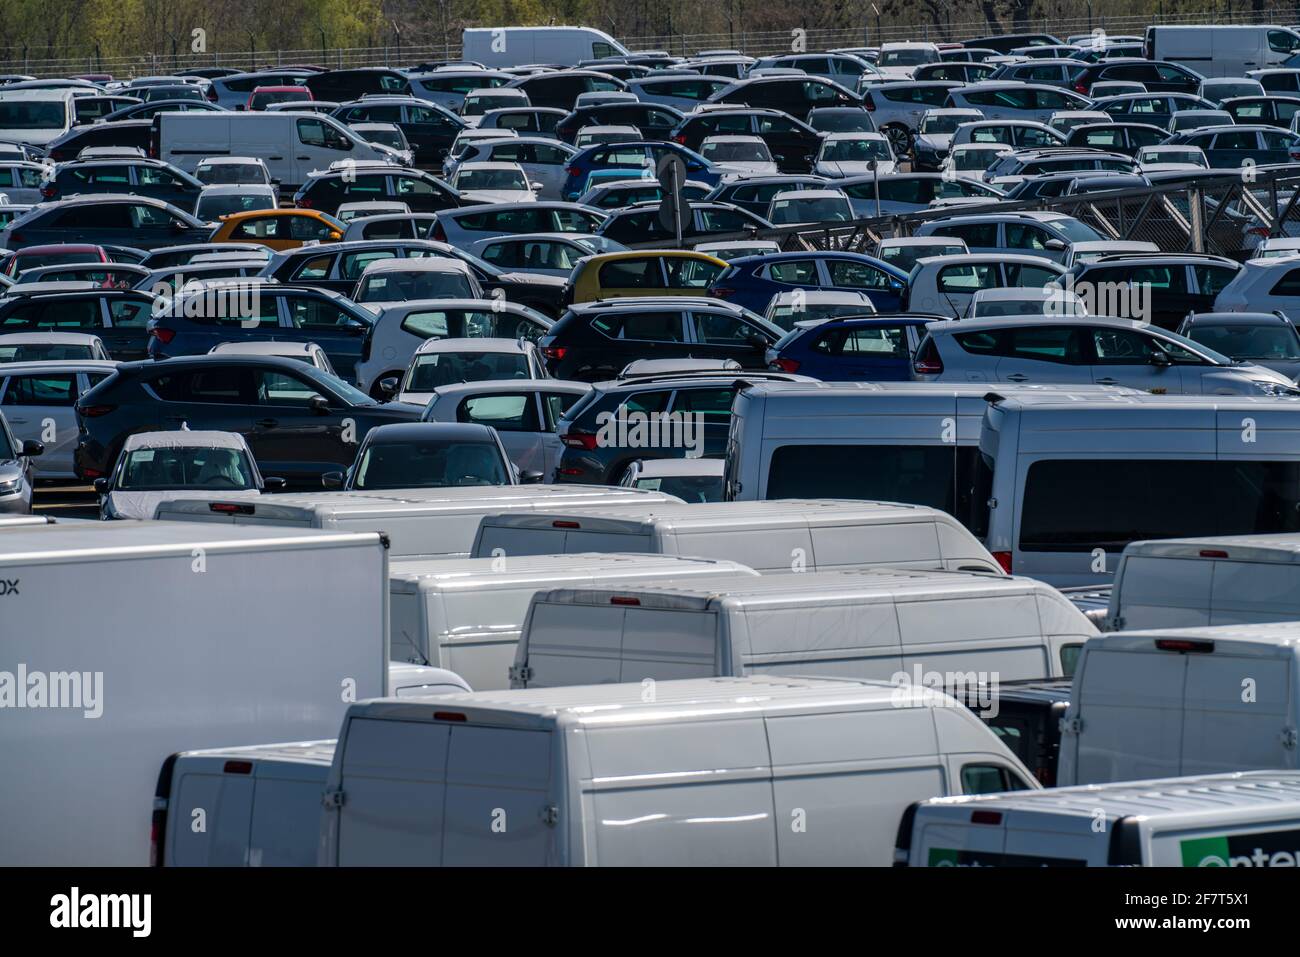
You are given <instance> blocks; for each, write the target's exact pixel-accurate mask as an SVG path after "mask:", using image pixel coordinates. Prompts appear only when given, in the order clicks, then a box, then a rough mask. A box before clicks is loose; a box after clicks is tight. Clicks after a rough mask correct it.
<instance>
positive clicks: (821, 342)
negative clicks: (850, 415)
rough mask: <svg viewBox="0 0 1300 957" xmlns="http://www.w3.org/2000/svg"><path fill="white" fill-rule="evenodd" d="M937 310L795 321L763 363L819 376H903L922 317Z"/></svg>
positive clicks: (843, 379) (922, 325) (824, 378)
mask: <svg viewBox="0 0 1300 957" xmlns="http://www.w3.org/2000/svg"><path fill="white" fill-rule="evenodd" d="M942 318H943V317H942V316H871V317H863V318H861V319H857V318H847V319H830V320H828V321H826V322H817V323H806V324H796V325H795V327H794V328H793V329H792V330H790V331H789V332H788V333H786V334H785V336H784V337H783V338H782V339H781V341H780V342H778V343H777V344H776V345H774V346H772V347H771V348H770V349H768V350H767V362H768V365H769V366H770V367H771V368H773V369H776V370H778V371H781V372H798V373H799V374H800V375H807V376H812V377H813V378H814V379H821V380H822V381H824V382H906V381H907V380H909V379H911V378H912V356H913V355H914V354H915V353H916V347H917V346H918V345H920V343H921V339H923V338H924V337H925V326H926V324H927V323H930V322H935V321H936V320H939V319H942Z"/></svg>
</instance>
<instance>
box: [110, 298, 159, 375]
mask: <svg viewBox="0 0 1300 957" xmlns="http://www.w3.org/2000/svg"><path fill="white" fill-rule="evenodd" d="M100 303H101V308H102V309H103V310H104V311H105V312H106V313H107V314H108V324H107V325H106V326H105V327H104V328H103V329H102V330H101V331H100V333H99V337H100V339H102V340H103V341H104V346H105V348H107V349H108V353H109V355H110V356H112V357H113V358H114V359H116V360H117V361H118V362H134V361H136V360H137V359H147V358H149V331H148V325H149V319H150V318H151V317H152V316H153V300H151V299H145V298H143V297H137V296H109V297H108V298H107V299H106V300H100Z"/></svg>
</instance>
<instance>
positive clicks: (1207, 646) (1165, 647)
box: [1156, 638, 1214, 655]
mask: <svg viewBox="0 0 1300 957" xmlns="http://www.w3.org/2000/svg"><path fill="white" fill-rule="evenodd" d="M1156 650H1157V651H1177V652H1179V653H1180V654H1188V653H1191V654H1198V655H1208V654H1210V653H1211V652H1213V651H1214V642H1212V641H1194V640H1189V639H1186V638H1157V639H1156Z"/></svg>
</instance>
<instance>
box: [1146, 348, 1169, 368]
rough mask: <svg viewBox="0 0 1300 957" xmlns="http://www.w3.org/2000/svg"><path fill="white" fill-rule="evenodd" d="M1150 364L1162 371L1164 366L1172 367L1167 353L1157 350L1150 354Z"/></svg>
mask: <svg viewBox="0 0 1300 957" xmlns="http://www.w3.org/2000/svg"><path fill="white" fill-rule="evenodd" d="M1150 362H1151V364H1152V365H1153V366H1159V367H1160V368H1162V369H1163V368H1165V367H1166V366H1170V365H1173V360H1172V359H1170V358H1169V353H1167V352H1163V351H1161V350H1159V349H1157V350H1156V351H1155V352H1153V353H1151V359H1150Z"/></svg>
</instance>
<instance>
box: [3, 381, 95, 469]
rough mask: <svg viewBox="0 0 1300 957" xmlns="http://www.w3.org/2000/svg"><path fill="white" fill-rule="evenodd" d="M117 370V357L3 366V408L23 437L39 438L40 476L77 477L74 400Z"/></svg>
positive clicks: (15, 430) (23, 438)
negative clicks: (41, 451) (41, 449)
mask: <svg viewBox="0 0 1300 957" xmlns="http://www.w3.org/2000/svg"><path fill="white" fill-rule="evenodd" d="M116 370H117V363H115V362H98V361H92V360H68V361H60V362H55V361H48V362H7V363H4V364H3V365H0V412H3V413H4V415H5V417H6V418H7V419H8V420H9V426H10V428H11V429H12V430H13V434H14V437H15V438H16V439H17V440H18V441H19V442H25V441H33V442H39V443H40V444H41V445H42V446H43V448H44V452H43V454H42V455H41V460H40V463H39V464H38V465H37V468H36V471H37V475H38V477H39V478H75V477H76V473H75V472H74V471H73V466H72V456H73V453H74V452H75V451H76V448H77V436H78V427H77V414H76V409H75V406H76V402H77V399H79V398H80V397H81V396H82V395H84V394H85V393H86V392H88V391H89V390H90V389H91V388H92V387H93V386H95V385H97V384H98V383H99V382H101V381H102V380H104V379H106V378H108V377H109V376H110V375H112V374H113V373H114V372H115V371H116Z"/></svg>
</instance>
